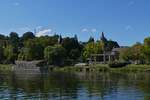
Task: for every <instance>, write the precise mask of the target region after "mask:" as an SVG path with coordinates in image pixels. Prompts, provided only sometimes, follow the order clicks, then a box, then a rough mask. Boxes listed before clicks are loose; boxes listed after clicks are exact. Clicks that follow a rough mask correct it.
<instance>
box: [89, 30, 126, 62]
mask: <svg viewBox="0 0 150 100" xmlns="http://www.w3.org/2000/svg"><path fill="white" fill-rule="evenodd" d="M101 41H102V42H104V43H106V41H107V39H106V38H105V36H104V33H103V32H102V35H101ZM104 48H107V47H106V46H105V47H104ZM126 48H128V47H127V46H117V47H113V48H112V50H111V51H107V50H105V49H104V51H103V53H102V54H91V56H90V58H88V61H89V63H108V62H111V61H117V60H119V55H120V52H121V51H122V50H124V49H126Z"/></svg>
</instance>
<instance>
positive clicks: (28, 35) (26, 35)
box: [21, 32, 35, 41]
mask: <svg viewBox="0 0 150 100" xmlns="http://www.w3.org/2000/svg"><path fill="white" fill-rule="evenodd" d="M34 38H35V35H34V34H33V33H32V32H26V33H24V34H23V36H22V38H21V39H22V40H23V41H26V40H28V39H34Z"/></svg>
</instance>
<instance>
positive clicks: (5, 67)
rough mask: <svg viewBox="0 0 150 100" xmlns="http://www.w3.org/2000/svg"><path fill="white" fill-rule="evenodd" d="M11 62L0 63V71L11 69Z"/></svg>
mask: <svg viewBox="0 0 150 100" xmlns="http://www.w3.org/2000/svg"><path fill="white" fill-rule="evenodd" d="M12 66H13V65H12V64H0V71H12Z"/></svg>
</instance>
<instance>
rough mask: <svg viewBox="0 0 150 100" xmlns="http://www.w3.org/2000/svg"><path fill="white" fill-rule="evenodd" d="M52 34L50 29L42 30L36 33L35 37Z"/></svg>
mask: <svg viewBox="0 0 150 100" xmlns="http://www.w3.org/2000/svg"><path fill="white" fill-rule="evenodd" d="M51 33H52V29H44V30H41V31H39V32H37V33H36V36H37V37H40V36H45V35H49V34H51Z"/></svg>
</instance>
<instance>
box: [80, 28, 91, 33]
mask: <svg viewBox="0 0 150 100" xmlns="http://www.w3.org/2000/svg"><path fill="white" fill-rule="evenodd" d="M88 31H89V30H88V29H87V28H83V29H82V30H81V32H88Z"/></svg>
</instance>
